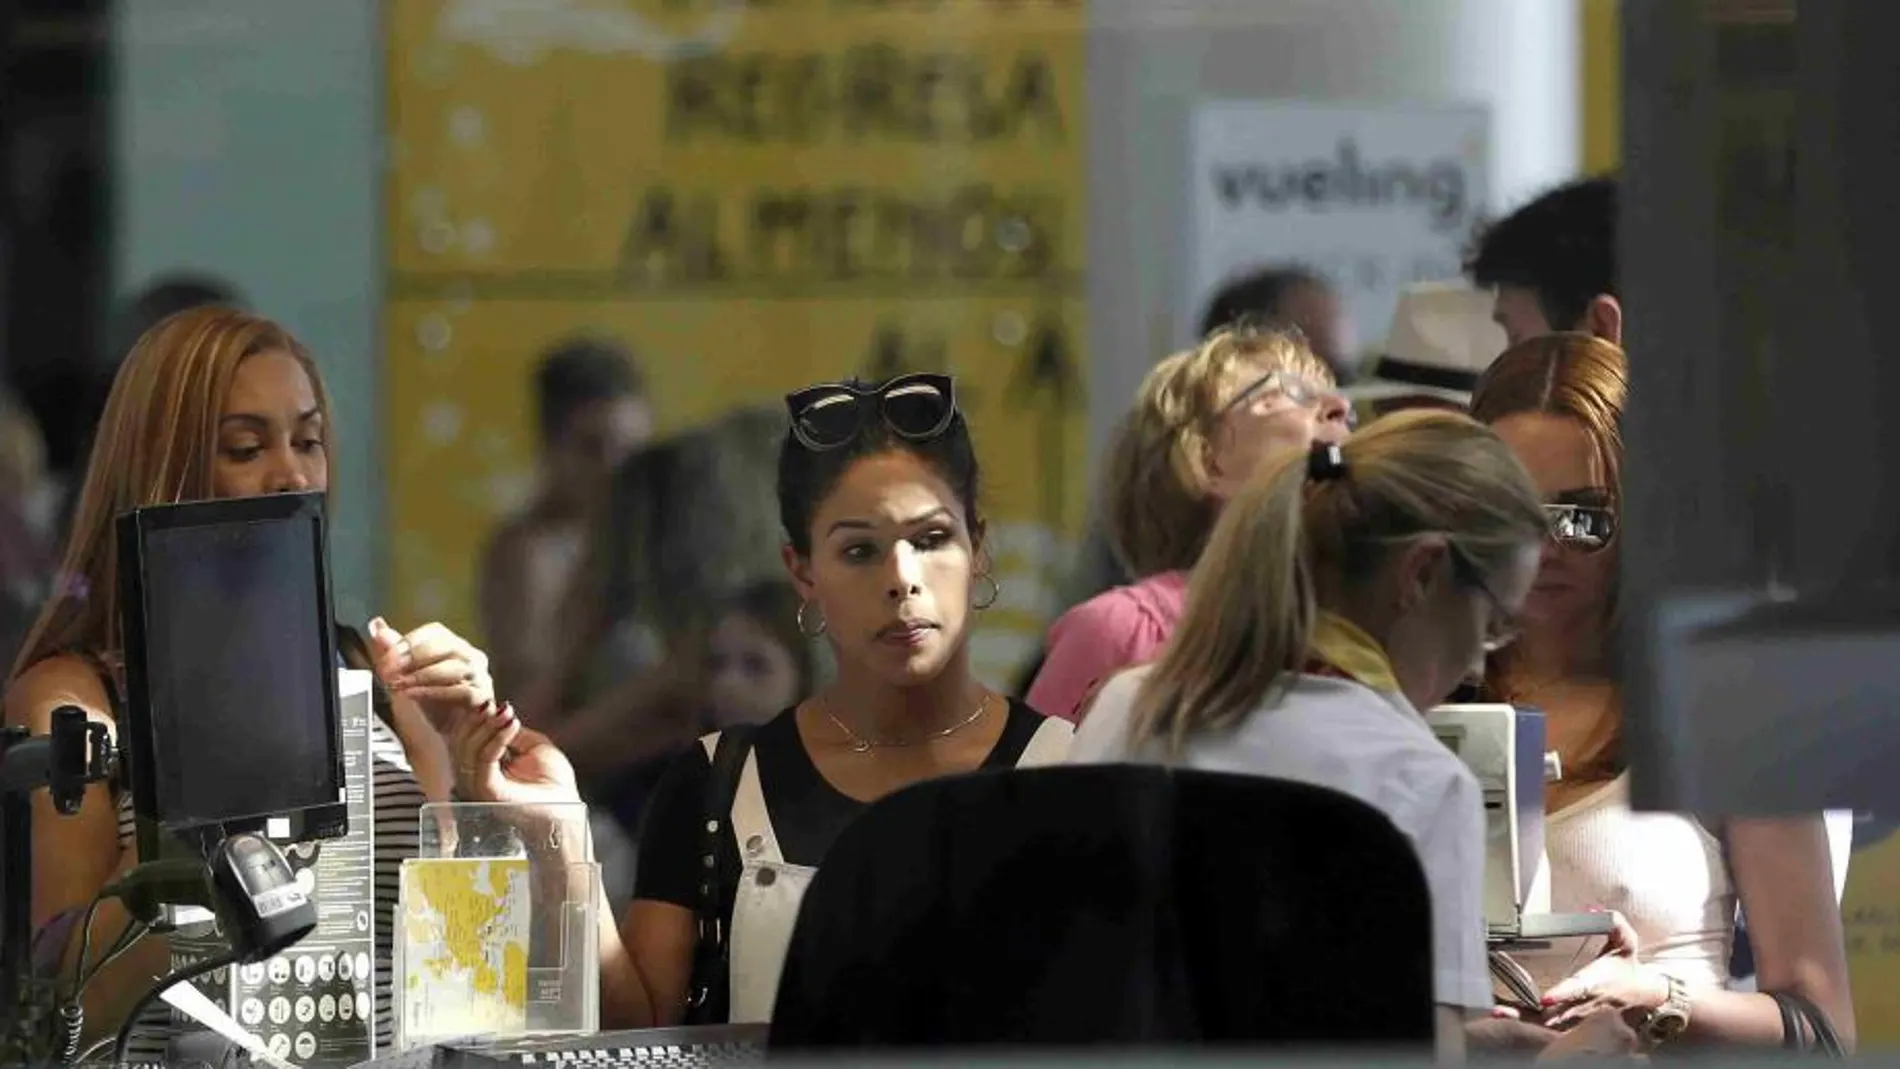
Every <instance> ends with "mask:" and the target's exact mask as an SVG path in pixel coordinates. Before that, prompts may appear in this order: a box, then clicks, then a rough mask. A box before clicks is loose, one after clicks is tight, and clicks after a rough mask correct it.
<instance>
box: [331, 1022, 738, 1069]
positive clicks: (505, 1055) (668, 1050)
mask: <svg viewBox="0 0 1900 1069" xmlns="http://www.w3.org/2000/svg"><path fill="white" fill-rule="evenodd" d="M767 1030H768V1029H767V1026H766V1025H762V1024H749V1025H745V1024H741V1025H706V1026H699V1027H684V1028H642V1029H637V1030H634V1031H629V1032H597V1033H595V1034H594V1035H591V1036H534V1037H525V1038H520V1039H479V1038H470V1039H461V1040H450V1041H448V1042H444V1043H437V1044H434V1045H431V1046H428V1047H418V1048H417V1049H415V1050H411V1051H405V1052H403V1053H401V1054H390V1055H386V1056H384V1057H381V1058H377V1059H376V1060H374V1061H370V1062H364V1063H362V1065H361V1066H359V1067H358V1069H490V1067H495V1066H524V1065H533V1066H553V1067H559V1066H564V1065H576V1066H586V1067H588V1069H611V1067H614V1066H622V1065H625V1066H634V1065H638V1066H643V1067H651V1069H663V1067H669V1066H677V1067H681V1069H686V1067H696V1066H721V1065H743V1064H752V1063H757V1062H760V1061H763V1060H764V1057H765V1038H766V1033H767Z"/></svg>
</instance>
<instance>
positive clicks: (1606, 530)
mask: <svg viewBox="0 0 1900 1069" xmlns="http://www.w3.org/2000/svg"><path fill="white" fill-rule="evenodd" d="M1544 519H1545V521H1546V522H1547V523H1548V524H1549V525H1550V537H1551V538H1552V539H1553V540H1555V541H1556V542H1557V544H1558V545H1561V546H1565V547H1567V548H1569V549H1574V550H1576V551H1577V552H1579V553H1597V552H1600V551H1602V550H1604V549H1607V548H1609V545H1610V543H1611V542H1612V541H1614V540H1615V538H1616V510H1615V509H1612V508H1610V507H1609V506H1607V505H1573V504H1561V505H1545V506H1544Z"/></svg>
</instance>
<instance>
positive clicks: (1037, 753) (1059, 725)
mask: <svg viewBox="0 0 1900 1069" xmlns="http://www.w3.org/2000/svg"><path fill="white" fill-rule="evenodd" d="M1074 740H1075V725H1073V724H1071V723H1069V722H1068V721H1066V720H1058V719H1056V718H1055V717H1053V716H1050V717H1044V718H1043V721H1042V723H1041V724H1040V725H1038V726H1037V727H1036V733H1035V734H1034V735H1031V736H1030V737H1029V745H1027V746H1025V747H1023V755H1022V756H1021V757H1019V758H1017V759H1016V767H1017V768H1035V767H1037V766H1039V765H1059V764H1061V763H1062V762H1063V761H1064V760H1065V759H1066V758H1067V757H1068V756H1069V744H1070V743H1071V742H1073V741H1074Z"/></svg>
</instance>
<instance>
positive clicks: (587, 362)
mask: <svg viewBox="0 0 1900 1069" xmlns="http://www.w3.org/2000/svg"><path fill="white" fill-rule="evenodd" d="M534 385H535V399H536V405H537V410H538V416H539V431H540V438H541V458H540V460H541V463H540V469H541V470H540V481H539V485H538V487H537V488H536V491H535V495H534V498H533V500H532V501H530V502H529V504H528V506H527V508H526V509H524V510H523V511H521V512H520V513H518V514H516V515H515V516H513V517H510V518H509V519H507V520H506V521H504V522H503V523H502V525H501V527H500V528H499V529H498V530H497V531H496V532H495V535H494V537H493V538H492V539H491V540H490V541H489V544H488V549H487V551H486V552H485V553H484V554H483V557H482V565H481V576H480V612H481V625H482V633H483V636H484V638H485V640H486V643H487V649H488V654H489V657H490V661H491V669H492V672H493V674H494V677H495V681H496V687H497V688H498V689H499V690H500V691H502V692H504V693H512V694H525V693H528V692H529V691H530V690H531V689H532V688H534V687H535V686H537V685H538V684H541V683H542V682H544V681H545V679H546V677H547V676H548V674H549V673H550V672H552V671H553V670H554V669H555V665H556V662H557V657H556V653H557V651H556V650H555V649H554V648H553V636H555V635H558V634H560V633H561V628H559V627H557V626H555V625H556V616H557V614H558V613H559V611H560V605H561V599H562V598H563V597H564V596H565V595H566V593H567V590H568V585H569V583H570V582H572V580H573V577H574V574H575V571H576V569H577V568H579V566H580V565H581V563H582V562H583V561H584V560H586V558H587V551H588V540H589V538H590V532H591V531H592V529H593V521H594V519H595V514H596V513H597V511H598V510H599V509H600V507H601V506H602V505H603V504H604V502H605V499H606V496H607V488H608V484H609V481H610V480H611V478H612V476H613V472H614V469H615V468H616V467H618V466H619V464H620V462H621V461H623V460H625V459H626V458H627V456H628V455H629V454H631V453H633V451H634V450H636V449H638V448H640V447H641V446H642V445H643V444H645V443H646V441H647V440H648V439H649V438H651V437H652V434H653V411H652V407H651V405H650V404H649V402H648V398H647V387H646V381H645V378H644V376H643V375H642V374H641V372H640V369H639V366H638V365H637V364H636V363H635V362H634V359H633V356H632V354H631V353H629V352H628V351H627V348H626V347H625V346H624V345H622V344H621V343H619V342H618V341H614V340H612V339H608V338H600V337H577V338H570V339H568V340H566V341H563V342H560V343H557V344H556V345H555V346H554V347H553V348H551V349H549V350H548V352H547V354H546V355H545V356H543V357H542V359H541V363H540V365H539V366H538V367H537V368H536V370H535V376H534Z"/></svg>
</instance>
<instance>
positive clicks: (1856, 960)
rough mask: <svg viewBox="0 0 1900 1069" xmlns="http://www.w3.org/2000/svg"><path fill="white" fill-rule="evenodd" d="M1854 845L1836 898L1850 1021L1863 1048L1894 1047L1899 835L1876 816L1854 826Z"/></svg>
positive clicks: (1899, 1012)
mask: <svg viewBox="0 0 1900 1069" xmlns="http://www.w3.org/2000/svg"><path fill="white" fill-rule="evenodd" d="M1854 842H1855V846H1856V849H1855V851H1854V859H1853V862H1852V863H1851V865H1850V867H1849V868H1848V870H1847V894H1846V896H1845V897H1844V898H1843V900H1842V902H1841V921H1842V927H1843V928H1844V929H1845V931H1846V935H1847V964H1848V966H1849V968H1850V969H1851V971H1852V977H1853V983H1854V1022H1855V1024H1856V1025H1857V1026H1858V1027H1859V1031H1860V1048H1861V1050H1863V1051H1868V1052H1874V1051H1890V1050H1893V1049H1895V1048H1897V1047H1900V835H1895V834H1894V824H1893V822H1892V821H1890V820H1884V819H1880V817H1879V815H1878V814H1876V816H1875V819H1874V820H1872V821H1867V822H1863V823H1862V824H1861V825H1860V826H1859V827H1857V828H1855V829H1854Z"/></svg>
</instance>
